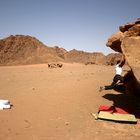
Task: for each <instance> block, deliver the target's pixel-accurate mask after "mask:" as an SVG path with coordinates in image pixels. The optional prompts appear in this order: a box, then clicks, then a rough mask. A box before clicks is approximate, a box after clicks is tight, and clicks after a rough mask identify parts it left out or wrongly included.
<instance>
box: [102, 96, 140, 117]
mask: <svg viewBox="0 0 140 140" xmlns="http://www.w3.org/2000/svg"><path fill="white" fill-rule="evenodd" d="M102 97H103V98H105V99H107V100H110V101H113V105H112V106H115V107H119V108H122V109H123V110H125V111H126V112H128V113H130V114H134V115H135V116H136V117H137V118H140V105H139V101H138V100H137V98H136V97H135V96H133V95H127V94H114V93H108V94H105V95H104V96H102Z"/></svg>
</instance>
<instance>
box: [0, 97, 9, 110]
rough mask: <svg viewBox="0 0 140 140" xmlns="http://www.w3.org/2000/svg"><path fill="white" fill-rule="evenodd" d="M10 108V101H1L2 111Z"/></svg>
mask: <svg viewBox="0 0 140 140" xmlns="http://www.w3.org/2000/svg"><path fill="white" fill-rule="evenodd" d="M10 108H11V104H10V101H9V100H3V99H0V110H3V109H10Z"/></svg>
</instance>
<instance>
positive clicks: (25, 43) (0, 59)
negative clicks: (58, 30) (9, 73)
mask: <svg viewBox="0 0 140 140" xmlns="http://www.w3.org/2000/svg"><path fill="white" fill-rule="evenodd" d="M64 51H65V50H63V49H62V50H61V48H60V49H58V48H57V47H54V48H50V47H48V46H45V45H44V44H43V43H42V42H40V41H39V40H37V39H36V38H35V37H31V36H24V35H16V36H13V35H11V36H9V37H8V38H5V39H2V40H0V65H21V64H36V63H47V62H50V61H63V56H61V54H63V52H64Z"/></svg>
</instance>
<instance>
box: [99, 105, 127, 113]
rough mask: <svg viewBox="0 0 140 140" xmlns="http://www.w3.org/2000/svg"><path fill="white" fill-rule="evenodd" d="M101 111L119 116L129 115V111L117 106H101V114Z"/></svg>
mask: <svg viewBox="0 0 140 140" xmlns="http://www.w3.org/2000/svg"><path fill="white" fill-rule="evenodd" d="M100 111H107V112H111V113H119V114H129V113H128V112H127V111H125V110H123V109H122V108H119V107H115V106H104V105H101V106H100V107H99V112H100Z"/></svg>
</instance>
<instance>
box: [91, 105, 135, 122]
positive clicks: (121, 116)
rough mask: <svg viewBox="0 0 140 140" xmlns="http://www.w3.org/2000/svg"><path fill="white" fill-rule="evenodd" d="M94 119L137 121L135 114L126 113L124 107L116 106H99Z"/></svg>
mask: <svg viewBox="0 0 140 140" xmlns="http://www.w3.org/2000/svg"><path fill="white" fill-rule="evenodd" d="M94 117H95V119H102V120H110V121H117V122H127V123H137V119H136V118H135V115H133V114H130V113H128V112H127V111H125V110H124V109H122V108H120V107H116V106H104V105H101V106H100V107H99V111H98V113H97V114H94Z"/></svg>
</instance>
